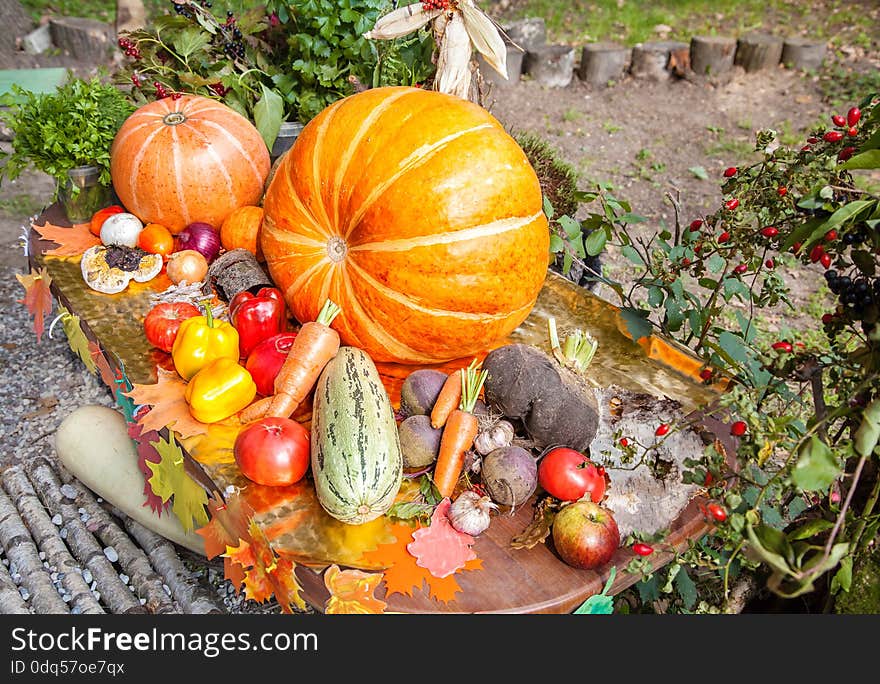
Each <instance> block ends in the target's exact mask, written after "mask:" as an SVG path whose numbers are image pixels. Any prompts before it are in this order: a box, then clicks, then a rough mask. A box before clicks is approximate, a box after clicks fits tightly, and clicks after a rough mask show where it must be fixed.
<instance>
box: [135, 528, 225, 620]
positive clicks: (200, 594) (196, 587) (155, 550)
mask: <svg viewBox="0 0 880 684" xmlns="http://www.w3.org/2000/svg"><path fill="white" fill-rule="evenodd" d="M120 517H121V519H122V521H123V523H124V525H125V529H126V530H127V531H128V533H129V534H130V535H131V536H132V537H134V538H135V540H136V541H137V543H138V544H140V546H141V548H142V549H143V550H144V551H146V553H147V555H148V556H149V557H150V562H151V563H152V565H153V567H154V568H156V570H157V571H158V573H159V574H160V575H162V577H163V578H164V580H165V583H166V584H167V585H168V586H169V587H170V588H171V593H172V594H173V595H174V598H175V600H176V601H177V603H178V604H179V605H180V607H181V609H182V610H183V612H184V613H188V614H192V615H206V614H215V613H225V610H224V609H223V608H222V607H221V606H220V605H219V604H218V603H217V602H216V600H215V598H213V596H212V594H211V593H209V592H208V591H206V590H205V589H204V588H203V587H202V585H201V584H199V582H198V580H196V579H195V578H194V577H193V575H192V573H191V572H189V571H188V570H187V569H186V568H185V567H184V565H183V563H182V562H181V560H180V556H178V555H177V552H176V551H175V550H174V546H173V545H172V544H171V542H169V541H168V540H167V539H165V538H164V537H161V536H159V535H158V534H156V533H155V532H153V531H152V530H150V529H148V528H146V527H144V526H143V525H141V524H140V523H139V522H137V521H136V520H133V519H131V518H129V517H128V516H125V515H122V516H120Z"/></svg>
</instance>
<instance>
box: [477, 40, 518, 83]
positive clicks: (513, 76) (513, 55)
mask: <svg viewBox="0 0 880 684" xmlns="http://www.w3.org/2000/svg"><path fill="white" fill-rule="evenodd" d="M524 56H525V53H524V52H523V51H522V50H520V49H519V48H518V47H516V46H514V45H507V78H506V79H505V78H504V77H502V76H501V74H499V73H498V72H497V71H495V69H494V68H492V67H491V66H489V63H488V62H487V61H486V58H485V57H483V55H482V54H480V53H479V52H478V53H477V68H478V69H479V70H480V76H481V77H482V78H483V81H484V82H485V83H486V84H487V85H490V86H491V87H492V88H497V89H504V88H510V87H512V86H515V85H516V84H517V83H519V79H520V76H521V75H522V69H523V57H524Z"/></svg>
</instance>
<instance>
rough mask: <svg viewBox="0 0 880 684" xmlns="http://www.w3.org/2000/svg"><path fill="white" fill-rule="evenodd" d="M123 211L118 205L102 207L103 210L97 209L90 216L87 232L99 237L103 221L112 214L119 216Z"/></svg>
mask: <svg viewBox="0 0 880 684" xmlns="http://www.w3.org/2000/svg"><path fill="white" fill-rule="evenodd" d="M124 211H125V209H123V208H122V207H120V206H119V205H118V204H113V205H111V206H109V207H104V208H103V209H99V210H98V211H96V212H95V213H94V214H93V215H92V220H91V221H89V232H90V233H91V234H92V235H96V236H97V237H101V226H103V225H104V221H105V220H106V219H107V218H108V217H110V216H113V214H121V213H123V212H124Z"/></svg>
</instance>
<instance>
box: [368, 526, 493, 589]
mask: <svg viewBox="0 0 880 684" xmlns="http://www.w3.org/2000/svg"><path fill="white" fill-rule="evenodd" d="M391 532H392V534H393V535H394V536H395V537H396V539H395V541H394V542H393V543H391V544H382V545H381V546H379V547H377V548H376V549H375V550H373V551H368V552H367V553H365V554H364V556H363V557H364V559H365V560H367V561H372V563H374V564H376V565H380V566H383V567H385V568H386V570H385V572H384V580H385V594H386V597H387V596H389V595H390V594H394V593H397V594H404V595H406V596H412V595H413V590H414V589H418V590H419V591H422V590H424V588H425V587H427V591H428V594H429V596H431V598H433V599H436V600H437V601H442V602H443V603H449V602H450V601H453V600H454V599H455V595H456V594H457V593H458V592H460V591H461V587H460V586H459V585H458V582H457V581H456V579H455V575H456V574H457V573H453V574H452V575H449V576H447V577H443V578H439V577H434V575H432V574H431V572H430V571H429V570H428V569H427V568H422V567H419V566H418V565H417V564H416V559H415V558H414V557H413V556H412V554H411V553H410V552H409V551H407V549H406V547H407V545H408V544H409V543H411V542H412V541H413V530H412V528H411V527H409V526H408V525H406V524H404V523H395V524H394V525H392V526H391ZM482 567H483V561H482V560H480V559H479V558H474V559H473V560H469V561H468V562H467V563H465V565H464V567H463V568H461V569H459V572H461V571H462V570H480V569H482Z"/></svg>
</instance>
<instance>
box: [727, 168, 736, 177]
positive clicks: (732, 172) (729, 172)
mask: <svg viewBox="0 0 880 684" xmlns="http://www.w3.org/2000/svg"><path fill="white" fill-rule="evenodd" d="M735 175H736V167H735V166H730V167H728V168H726V169H724V177H725V178H731V177H733V176H735Z"/></svg>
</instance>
